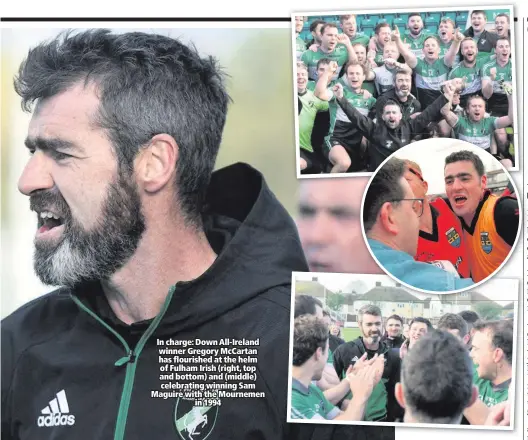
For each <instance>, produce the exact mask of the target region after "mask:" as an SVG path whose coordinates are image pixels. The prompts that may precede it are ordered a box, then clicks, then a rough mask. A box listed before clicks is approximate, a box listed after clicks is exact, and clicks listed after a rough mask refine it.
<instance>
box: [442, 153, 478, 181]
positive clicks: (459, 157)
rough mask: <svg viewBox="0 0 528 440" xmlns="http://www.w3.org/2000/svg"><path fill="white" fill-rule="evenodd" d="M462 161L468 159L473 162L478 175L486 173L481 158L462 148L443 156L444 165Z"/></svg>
mask: <svg viewBox="0 0 528 440" xmlns="http://www.w3.org/2000/svg"><path fill="white" fill-rule="evenodd" d="M462 161H468V162H471V163H472V164H473V166H474V167H475V169H476V170H477V174H478V175H479V177H482V176H483V175H484V174H486V170H485V169H484V164H483V163H482V160H481V159H480V157H478V156H477V155H476V154H475V153H473V152H472V151H469V150H462V151H455V152H454V153H451V154H450V155H449V156H447V157H446V158H445V166H444V170H445V167H446V166H447V165H449V164H450V163H455V162H462Z"/></svg>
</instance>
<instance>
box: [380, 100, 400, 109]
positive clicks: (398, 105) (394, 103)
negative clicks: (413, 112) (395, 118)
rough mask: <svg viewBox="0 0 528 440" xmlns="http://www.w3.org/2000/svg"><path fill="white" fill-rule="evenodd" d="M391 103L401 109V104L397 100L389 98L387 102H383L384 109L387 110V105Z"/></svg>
mask: <svg viewBox="0 0 528 440" xmlns="http://www.w3.org/2000/svg"><path fill="white" fill-rule="evenodd" d="M389 105H395V106H396V107H398V108H399V109H400V111H401V107H400V104H398V103H397V102H396V101H394V100H393V99H387V101H386V102H385V104H383V111H385V107H388V106H389Z"/></svg>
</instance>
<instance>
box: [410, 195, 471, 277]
mask: <svg viewBox="0 0 528 440" xmlns="http://www.w3.org/2000/svg"><path fill="white" fill-rule="evenodd" d="M429 206H430V207H431V216H432V220H433V222H432V224H433V231H432V233H428V232H425V231H420V235H419V238H418V249H417V252H416V256H415V257H414V259H415V260H416V261H423V262H424V263H428V262H431V261H437V260H447V261H450V262H451V263H452V264H453V266H455V268H456V270H457V271H458V273H459V275H460V276H461V277H462V278H469V264H468V251H467V246H466V242H465V240H464V238H463V235H464V234H463V232H462V225H461V224H460V221H459V219H458V217H457V216H456V215H455V213H454V212H453V211H452V210H451V207H450V206H449V205H448V204H447V203H446V202H445V201H444V200H443V199H442V198H437V199H435V200H433V201H431V202H430V203H429Z"/></svg>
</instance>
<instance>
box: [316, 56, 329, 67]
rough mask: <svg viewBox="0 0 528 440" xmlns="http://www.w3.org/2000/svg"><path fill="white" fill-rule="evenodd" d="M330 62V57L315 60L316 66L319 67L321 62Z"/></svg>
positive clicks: (326, 63)
mask: <svg viewBox="0 0 528 440" xmlns="http://www.w3.org/2000/svg"><path fill="white" fill-rule="evenodd" d="M331 62H332V60H331V59H330V58H321V59H320V60H319V61H317V68H318V69H319V66H321V65H322V64H324V65H328V64H330V63H331Z"/></svg>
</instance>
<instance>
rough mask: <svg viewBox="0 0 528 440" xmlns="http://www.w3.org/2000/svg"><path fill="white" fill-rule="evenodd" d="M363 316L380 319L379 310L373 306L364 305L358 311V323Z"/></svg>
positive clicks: (361, 320)
mask: <svg viewBox="0 0 528 440" xmlns="http://www.w3.org/2000/svg"><path fill="white" fill-rule="evenodd" d="M364 315H371V316H379V317H381V309H380V308H379V307H378V306H375V305H373V304H366V305H364V306H363V307H361V308H360V309H359V310H358V315H357V316H358V317H357V320H358V322H363V316H364Z"/></svg>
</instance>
